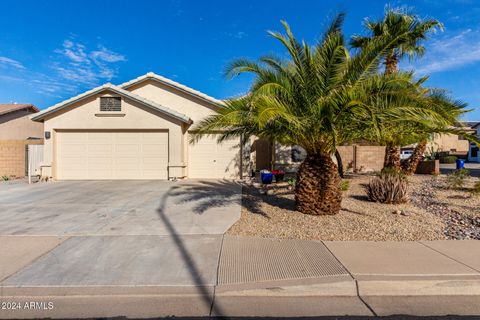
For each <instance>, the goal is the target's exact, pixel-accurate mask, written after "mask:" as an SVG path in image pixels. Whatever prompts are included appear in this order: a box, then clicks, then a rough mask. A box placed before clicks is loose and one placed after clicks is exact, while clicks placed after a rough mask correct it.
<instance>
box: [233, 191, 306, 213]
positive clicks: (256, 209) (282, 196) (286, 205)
mask: <svg viewBox="0 0 480 320" xmlns="http://www.w3.org/2000/svg"><path fill="white" fill-rule="evenodd" d="M243 188H244V194H243V198H242V206H243V207H244V208H247V209H248V210H249V211H250V212H251V213H253V214H259V215H261V216H263V217H265V218H268V219H270V216H269V215H268V213H266V212H265V211H264V210H263V209H262V203H265V204H267V205H269V206H272V207H275V208H278V209H282V210H287V211H291V212H292V213H296V212H297V210H296V204H295V200H294V199H290V198H287V197H286V195H288V194H290V191H287V190H282V189H281V188H276V189H275V191H274V193H273V194H269V195H264V194H260V191H259V190H258V189H257V188H255V187H253V186H243Z"/></svg>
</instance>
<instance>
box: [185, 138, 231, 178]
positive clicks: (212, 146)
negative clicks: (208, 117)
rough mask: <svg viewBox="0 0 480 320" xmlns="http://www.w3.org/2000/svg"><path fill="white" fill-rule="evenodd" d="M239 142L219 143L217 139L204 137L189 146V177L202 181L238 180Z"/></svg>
mask: <svg viewBox="0 0 480 320" xmlns="http://www.w3.org/2000/svg"><path fill="white" fill-rule="evenodd" d="M238 144H239V140H237V139H235V140H227V141H224V142H222V143H221V144H219V143H217V137H215V136H214V137H203V138H202V139H200V141H198V142H197V143H196V144H194V145H192V144H189V145H188V148H189V150H188V155H189V156H188V177H189V178H202V179H238V178H239V172H240V171H239V169H240V148H239V146H238Z"/></svg>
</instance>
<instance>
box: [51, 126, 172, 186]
mask: <svg viewBox="0 0 480 320" xmlns="http://www.w3.org/2000/svg"><path fill="white" fill-rule="evenodd" d="M56 138H57V166H56V168H57V169H56V170H57V179H60V180H85V179H87V180H89V179H91V180H102V179H167V178H168V171H167V166H168V133H167V132H136V131H135V132H110V131H109V132H105V131H98V132H58V133H57V135H56Z"/></svg>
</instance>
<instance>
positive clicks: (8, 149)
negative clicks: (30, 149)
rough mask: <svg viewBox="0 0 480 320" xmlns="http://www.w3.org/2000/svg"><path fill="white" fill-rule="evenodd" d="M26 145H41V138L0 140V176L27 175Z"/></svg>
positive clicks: (14, 176)
mask: <svg viewBox="0 0 480 320" xmlns="http://www.w3.org/2000/svg"><path fill="white" fill-rule="evenodd" d="M27 145H43V140H0V176H6V177H9V178H22V177H25V176H26V175H27V163H28V162H27V161H28V156H27ZM42 154H43V153H42Z"/></svg>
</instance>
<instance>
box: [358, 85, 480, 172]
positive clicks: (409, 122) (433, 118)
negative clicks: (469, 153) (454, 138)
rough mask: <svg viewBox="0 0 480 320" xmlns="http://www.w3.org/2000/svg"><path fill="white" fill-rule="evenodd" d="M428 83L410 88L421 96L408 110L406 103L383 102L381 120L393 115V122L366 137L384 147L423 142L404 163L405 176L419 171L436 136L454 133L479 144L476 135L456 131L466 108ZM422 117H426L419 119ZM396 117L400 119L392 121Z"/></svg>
mask: <svg viewBox="0 0 480 320" xmlns="http://www.w3.org/2000/svg"><path fill="white" fill-rule="evenodd" d="M425 80H426V78H423V79H421V80H420V81H418V82H417V83H416V85H415V86H412V87H411V88H410V89H411V90H412V91H411V92H413V91H416V94H417V95H418V96H419V98H418V99H415V101H414V100H412V99H410V101H411V102H409V103H412V105H410V107H407V108H405V107H404V104H405V103H406V102H405V101H402V99H397V100H395V101H393V100H390V101H388V103H387V104H383V101H380V103H381V105H378V106H377V111H378V112H379V113H378V114H379V115H380V117H381V116H382V115H384V114H389V115H390V118H391V120H388V119H384V120H383V121H382V120H378V121H377V123H378V125H377V127H371V128H366V129H365V131H364V133H363V135H364V138H366V139H368V140H370V141H374V142H376V143H379V144H384V145H408V144H413V143H416V142H418V141H420V142H419V143H417V145H416V147H415V149H414V153H413V154H412V156H411V157H410V158H409V159H408V160H405V161H402V163H401V169H402V171H403V173H405V174H413V173H414V172H415V171H416V168H417V165H418V163H419V162H420V160H422V158H423V153H424V152H425V148H426V145H427V140H428V138H429V137H430V136H431V135H432V134H433V133H441V134H442V133H453V134H457V135H463V136H465V137H466V138H467V139H468V140H471V141H477V140H478V139H477V138H476V137H475V136H474V135H472V134H469V133H467V132H465V131H464V130H461V129H456V128H455V124H456V123H458V122H459V118H460V117H461V116H462V115H463V114H465V113H466V112H468V111H469V110H467V109H465V108H466V104H465V103H463V102H462V101H457V100H453V99H451V98H450V97H449V96H448V95H446V93H445V92H444V91H443V90H439V89H430V88H425V87H423V86H422V83H423V82H424V81H425ZM406 94H410V93H408V92H406ZM412 106H414V108H412ZM409 110H416V111H415V112H416V114H413V115H412V114H411V113H410V111H409ZM420 113H423V114H422V115H421V116H420V117H419V115H420ZM395 114H397V116H396V117H395V116H394V117H392V116H393V115H395ZM421 119H423V120H421ZM415 151H416V152H415Z"/></svg>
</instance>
